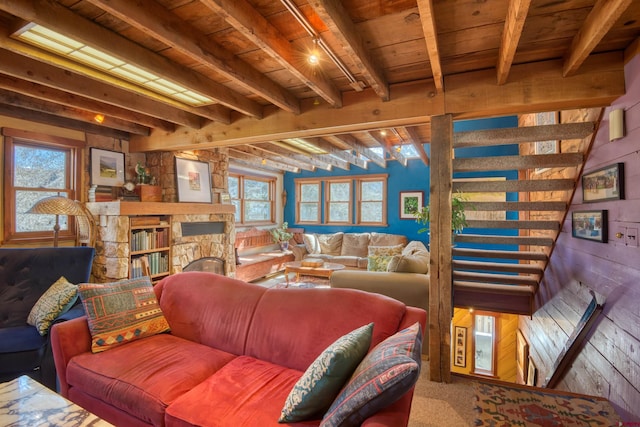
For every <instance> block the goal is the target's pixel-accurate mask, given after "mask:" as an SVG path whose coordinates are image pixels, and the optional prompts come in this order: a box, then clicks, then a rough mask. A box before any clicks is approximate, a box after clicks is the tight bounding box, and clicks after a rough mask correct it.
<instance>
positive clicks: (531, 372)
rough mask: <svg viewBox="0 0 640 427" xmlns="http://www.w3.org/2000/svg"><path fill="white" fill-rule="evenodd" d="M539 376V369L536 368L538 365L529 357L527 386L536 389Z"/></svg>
mask: <svg viewBox="0 0 640 427" xmlns="http://www.w3.org/2000/svg"><path fill="white" fill-rule="evenodd" d="M537 376H538V368H536V364H535V363H534V362H533V358H532V357H531V356H529V360H528V367H527V385H530V386H534V387H535V385H536V380H537Z"/></svg>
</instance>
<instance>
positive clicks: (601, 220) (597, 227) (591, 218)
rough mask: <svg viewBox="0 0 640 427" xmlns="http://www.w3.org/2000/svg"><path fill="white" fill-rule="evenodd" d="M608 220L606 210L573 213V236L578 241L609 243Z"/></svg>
mask: <svg viewBox="0 0 640 427" xmlns="http://www.w3.org/2000/svg"><path fill="white" fill-rule="evenodd" d="M608 229H609V226H608V218H607V211H606V210H593V211H573V212H572V213H571V235H572V236H573V237H575V238H577V239H585V240H592V241H594V242H600V243H607V239H608Z"/></svg>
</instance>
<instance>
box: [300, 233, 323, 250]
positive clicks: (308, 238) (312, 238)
mask: <svg viewBox="0 0 640 427" xmlns="http://www.w3.org/2000/svg"><path fill="white" fill-rule="evenodd" d="M302 240H303V241H304V247H305V248H306V249H307V252H308V253H310V254H319V253H320V244H319V243H318V238H317V237H316V235H315V234H303V235H302Z"/></svg>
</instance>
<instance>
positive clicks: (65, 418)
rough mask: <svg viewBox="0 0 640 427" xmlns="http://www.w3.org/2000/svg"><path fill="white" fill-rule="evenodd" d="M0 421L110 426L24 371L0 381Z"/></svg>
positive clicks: (70, 426)
mask: <svg viewBox="0 0 640 427" xmlns="http://www.w3.org/2000/svg"><path fill="white" fill-rule="evenodd" d="M0 425H2V426H33V427H35V426H60V427H83V426H91V427H93V426H95V427H108V426H112V425H111V424H109V423H108V422H106V421H104V420H102V419H100V418H98V416H96V415H94V414H92V413H91V412H89V411H87V410H85V409H83V408H81V407H80V406H78V405H76V404H75V403H72V402H70V401H68V400H67V399H65V398H64V397H62V396H60V395H59V394H56V393H54V392H53V391H51V390H49V389H48V388H46V387H45V386H43V385H42V384H40V383H39V382H37V381H34V380H33V379H31V378H29V377H28V376H26V375H23V376H21V377H18V378H16V379H14V380H12V381H9V382H6V383H1V384H0Z"/></svg>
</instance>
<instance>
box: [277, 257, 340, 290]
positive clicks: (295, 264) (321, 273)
mask: <svg viewBox="0 0 640 427" xmlns="http://www.w3.org/2000/svg"><path fill="white" fill-rule="evenodd" d="M343 268H344V265H342V264H337V263H335V262H325V263H324V264H322V266H320V267H306V266H303V265H302V262H301V261H291V262H287V263H285V264H284V276H285V278H286V280H287V286H289V273H296V282H297V281H299V280H300V275H301V274H304V275H306V276H315V277H326V278H327V279H328V278H330V277H331V274H332V273H333V272H334V271H336V270H342V269H343Z"/></svg>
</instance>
